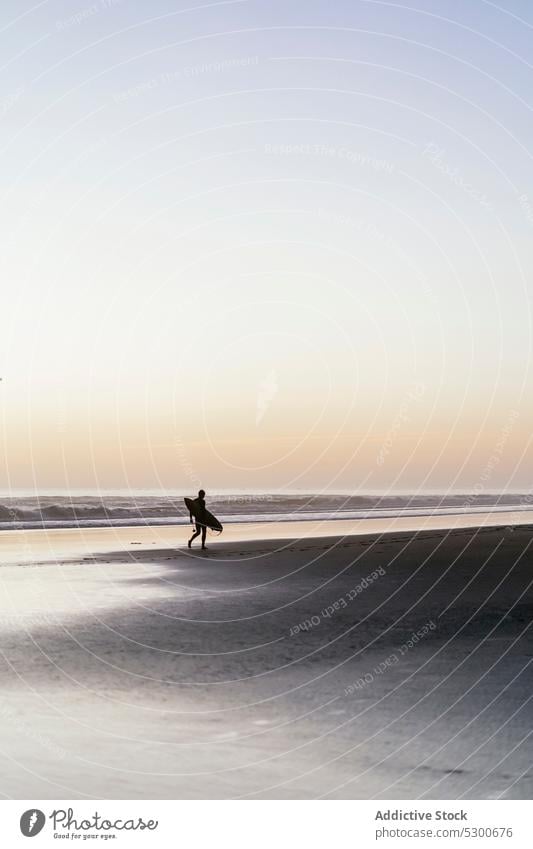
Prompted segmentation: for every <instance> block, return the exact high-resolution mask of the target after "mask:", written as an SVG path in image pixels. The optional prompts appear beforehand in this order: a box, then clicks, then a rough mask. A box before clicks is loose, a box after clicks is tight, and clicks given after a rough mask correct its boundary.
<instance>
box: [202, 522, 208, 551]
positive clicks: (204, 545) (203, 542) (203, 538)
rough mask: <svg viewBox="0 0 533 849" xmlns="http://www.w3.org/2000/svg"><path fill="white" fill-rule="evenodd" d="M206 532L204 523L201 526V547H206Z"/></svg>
mask: <svg viewBox="0 0 533 849" xmlns="http://www.w3.org/2000/svg"><path fill="white" fill-rule="evenodd" d="M206 534H207V528H206V526H205V525H204V527H203V528H202V548H207V546H206V544H205V537H206Z"/></svg>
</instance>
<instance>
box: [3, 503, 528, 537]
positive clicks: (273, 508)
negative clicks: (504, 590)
mask: <svg viewBox="0 0 533 849" xmlns="http://www.w3.org/2000/svg"><path fill="white" fill-rule="evenodd" d="M530 502H531V500H530V499H529V498H526V497H525V496H523V497H521V496H520V495H516V494H513V495H499V496H498V495H483V496H469V495H465V494H456V495H449V496H441V495H412V496H409V495H402V496H398V495H355V496H346V495H279V494H273V495H232V496H227V495H226V496H221V495H219V496H216V495H215V496H213V497H211V498H210V499H209V504H208V506H209V509H210V510H211V512H213V513H215V515H217V516H218V517H219V518H220V520H221V521H222V522H223V523H231V522H274V521H277V522H279V521H321V520H331V519H368V518H386V517H391V516H425V515H427V516H431V515H447V514H448V515H449V514H461V513H476V512H487V511H490V512H507V511H515V510H526V509H531V503H530ZM188 521H189V514H188V511H187V509H186V507H185V504H184V503H183V497H182V496H160V497H158V496H145V495H123V496H122V495H121V496H117V495H106V496H67V495H65V496H42V497H37V496H25V497H17V496H12V497H7V498H2V499H0V530H14V529H26V528H27V529H35V528H75V527H80V528H82V527H105V526H109V527H124V526H126V527H127V526H142V525H182V524H186V523H187V522H188Z"/></svg>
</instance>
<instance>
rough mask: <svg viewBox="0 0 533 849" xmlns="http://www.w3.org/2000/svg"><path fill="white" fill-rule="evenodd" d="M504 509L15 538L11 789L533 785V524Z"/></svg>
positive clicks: (225, 791) (2, 667)
mask: <svg viewBox="0 0 533 849" xmlns="http://www.w3.org/2000/svg"><path fill="white" fill-rule="evenodd" d="M492 519H494V521H495V522H496V525H495V526H491V524H490V522H491V519H490V518H487V519H486V520H484V519H483V518H481V517H480V516H476V517H475V523H476V524H481V523H483V521H485V525H484V526H483V527H464V524H463V523H465V522H466V523H467V522H468V520H467V517H441V518H439V519H438V520H437V519H434V518H432V519H431V520H427V521H431V523H432V526H431V527H428V526H427V525H425V529H424V530H414V529H413V522H414V521H415V520H413V519H411V520H409V519H402V520H396V522H395V524H394V528H391V520H378V521H379V522H382V523H384V524H383V525H381V524H380V525H378V526H376V525H373V526H372V528H371V531H372V532H371V533H369V532H368V527H367V526H366V525H365V526H364V525H363V523H360V522H359V523H354V522H350V523H348V524H349V528H345V527H344V523H343V522H340V521H336V522H329V523H327V525H326V523H298V527H296V526H295V525H296V523H294V524H293V523H291V524H290V526H289V525H287V524H285V523H283V525H282V527H281V526H280V525H278V526H277V527H273V526H270V525H269V526H266V527H265V526H261V528H258V527H257V526H254V525H246V526H241V527H237V526H228V528H227V533H226V531H225V532H224V535H223V536H222V537H219V538H216V537H210V538H209V543H210V550H209V551H208V552H206V553H204V554H202V553H201V552H200V551H199V550H198V549H196V550H193V551H192V552H190V551H188V550H187V549H186V548H185V547H183V540H184V532H185V533H186V529H184V528H183V527H175V528H157V529H151V528H142V529H140V528H135V529H123V528H122V529H106V530H86V531H83V532H79V531H53V532H44V531H34V532H29V533H22V532H20V533H19V532H9V533H5V534H0V556H1V561H0V562H1V566H0V609H1V611H2V615H1V621H0V637H1V646H0V647H1V649H2V657H1V658H0V676H1V684H2V700H1V703H0V717H1V718H2V722H1V723H0V751H1V752H2V765H1V769H0V792H1V793H2V794H3V796H4V797H13V798H36V799H38V798H41V799H45V798H70V799H75V798H86V797H95V798H124V799H125V798H130V799H131V798H146V797H148V798H240V797H246V798H319V797H325V798H390V799H410V798H461V797H464V798H500V797H501V798H531V794H532V791H533V770H531V768H530V763H531V740H530V735H531V733H532V732H531V727H532V726H531V720H532V718H533V706H532V700H533V695H532V691H531V680H532V679H531V671H532V670H531V663H532V660H533V640H532V638H531V630H530V624H531V614H532V610H533V594H532V590H531V582H532V581H533V553H532V548H531V543H532V541H533V523H532V517H531V516H528V515H527V514H523V516H521V517H520V519H521V521H523V522H526V521H528V520H529V522H530V524H529V525H522V526H516V527H514V529H511V528H509V527H504V526H502V522H503V523H505V524H507V522H508V521H509V519H508V518H507V517H506V518H502V516H496V517H492ZM473 521H474V520H472V519H471V520H470V522H471V524H472V522H473ZM438 522H444V525H445V529H443V528H442V526H441V527H438V526H437V527H435V526H434V523H438ZM404 523H407V524H404ZM417 523H420V520H417ZM457 523H460V524H457ZM301 525H304V526H305V527H303V528H301V527H300V526H301ZM355 525H356V528H355V530H357V531H359V533H354V526H355ZM446 526H447V527H446ZM452 526H453V527H452ZM248 534H249V535H250V536H252V535H254V534H255V536H256V540H255V541H252V540H250V539H247V538H246V537H247V535H248ZM260 535H261V537H262V538H261V539H260V540H258V539H257V537H259V536H260Z"/></svg>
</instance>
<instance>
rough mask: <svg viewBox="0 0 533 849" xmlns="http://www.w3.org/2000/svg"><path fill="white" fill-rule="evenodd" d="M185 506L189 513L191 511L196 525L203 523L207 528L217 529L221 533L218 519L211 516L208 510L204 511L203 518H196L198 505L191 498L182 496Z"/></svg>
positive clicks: (221, 529) (221, 528)
mask: <svg viewBox="0 0 533 849" xmlns="http://www.w3.org/2000/svg"><path fill="white" fill-rule="evenodd" d="M183 500H184V501H185V506H186V508H187V510H188V511H189V513H192V515H193V517H194V519H195V521H196V523H197V524H198V525H205V526H206V527H207V528H211V530H212V531H218V532H219V533H221V532H222V531H223V527H222V525H221V524H220V522H219V521H218V519H217V517H216V516H213V514H212V513H210V512H209V510H206V511H205V513H204V518H203V519H202V521H200V520H199V519H198V505H197V504H196V502H195V501H194V500H193V499H192V498H184V499H183Z"/></svg>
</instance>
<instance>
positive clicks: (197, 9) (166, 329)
mask: <svg viewBox="0 0 533 849" xmlns="http://www.w3.org/2000/svg"><path fill="white" fill-rule="evenodd" d="M532 36H533V8H532V6H531V4H530V3H529V2H527V0H507V2H505V3H493V2H488V0H471V1H470V2H468V3H465V2H461V0H413V2H412V3H410V4H402V3H399V2H392V1H391V2H378V0H350V2H348V0H336V2H333V3H332V2H331V0H328V1H327V2H326V0H305V2H304V0H289V2H287V0H283V2H280V1H279V0H268V2H266V0H237V2H233V1H232V0H230V2H211V3H204V2H193V1H192V0H183V2H170V0H164V1H163V0H151V2H150V3H141V2H132V0H96V2H94V3H91V2H90V0H88V2H79V1H78V0H44V2H38V3H35V2H34V3H30V2H26V0H4V2H3V3H2V8H1V11H0V56H1V57H2V58H1V68H2V73H1V75H0V162H1V165H2V168H1V175H2V181H1V191H2V195H3V202H2V204H1V205H0V219H1V225H2V234H3V239H2V243H3V244H2V252H1V258H0V263H1V275H2V291H3V303H4V309H3V310H2V311H1V313H0V331H1V332H0V375H1V377H2V382H1V383H0V410H1V414H2V418H1V436H2V447H3V451H2V469H1V478H0V488H2V489H4V490H10V489H13V490H15V489H18V488H35V489H36V490H37V491H44V490H46V489H51V488H54V489H67V490H68V489H77V490H79V489H91V490H93V489H101V490H105V489H124V488H126V489H128V488H131V489H151V490H156V491H161V492H164V491H166V490H168V489H173V490H179V491H189V490H192V491H194V490H195V489H197V488H198V487H199V486H203V487H204V488H205V489H207V490H208V492H209V491H216V490H222V489H232V490H244V491H255V490H281V491H285V490H304V491H332V492H335V491H350V492H356V491H359V490H366V491H385V492H393V491H414V492H418V491H427V490H432V491H435V490H439V491H452V490H472V489H475V490H476V491H479V492H483V491H495V490H498V491H500V490H515V491H516V490H520V491H524V492H527V491H529V489H530V488H531V486H532V485H533V480H532V474H531V469H532V461H533V448H532V446H531V413H532V412H533V410H532V407H533V403H532V397H533V391H532V390H533V377H532V369H531V346H532V308H531V303H532V298H531V292H532V272H531V269H532V267H533V263H532V260H533V238H532V237H533V145H532V143H531V142H532V137H531V127H532V110H533V85H532V83H533V52H532V50H531V39H532Z"/></svg>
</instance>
